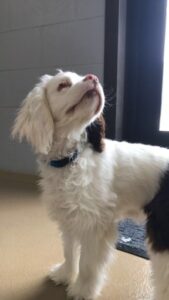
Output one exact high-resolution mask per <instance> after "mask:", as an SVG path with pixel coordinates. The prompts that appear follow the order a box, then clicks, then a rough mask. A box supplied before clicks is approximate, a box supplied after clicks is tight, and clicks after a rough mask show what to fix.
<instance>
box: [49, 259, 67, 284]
mask: <svg viewBox="0 0 169 300" xmlns="http://www.w3.org/2000/svg"><path fill="white" fill-rule="evenodd" d="M70 277H71V276H69V273H68V272H67V270H66V268H65V265H64V263H63V264H56V265H54V266H53V267H52V268H51V269H50V273H49V278H50V279H51V280H52V281H54V282H55V283H56V284H57V285H59V284H65V285H68V284H70V281H71V278H70Z"/></svg>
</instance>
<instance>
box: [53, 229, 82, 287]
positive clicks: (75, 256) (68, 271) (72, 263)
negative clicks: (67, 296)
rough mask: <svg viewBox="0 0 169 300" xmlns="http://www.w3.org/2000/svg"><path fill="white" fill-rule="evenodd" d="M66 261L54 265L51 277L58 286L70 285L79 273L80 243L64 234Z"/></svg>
mask: <svg viewBox="0 0 169 300" xmlns="http://www.w3.org/2000/svg"><path fill="white" fill-rule="evenodd" d="M62 239H63V247H64V257H65V261H64V262H63V263H60V264H56V265H54V266H53V267H52V268H51V270H50V274H49V277H50V278H51V279H52V280H53V281H54V282H55V283H56V284H66V285H67V284H70V283H72V282H73V281H74V280H75V278H76V277H77V274H78V271H79V257H80V247H79V243H78V241H77V240H76V239H75V238H73V237H72V236H71V235H68V234H67V233H62Z"/></svg>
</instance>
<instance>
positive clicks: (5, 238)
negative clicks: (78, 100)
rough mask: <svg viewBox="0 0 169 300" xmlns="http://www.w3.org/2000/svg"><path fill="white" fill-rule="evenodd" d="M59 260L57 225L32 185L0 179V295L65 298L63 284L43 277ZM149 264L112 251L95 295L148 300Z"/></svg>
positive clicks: (4, 298)
mask: <svg viewBox="0 0 169 300" xmlns="http://www.w3.org/2000/svg"><path fill="white" fill-rule="evenodd" d="M61 260H62V248H61V243H60V239H59V235H58V231H57V228H56V225H55V224H53V223H52V222H50V221H49V219H48V216H47V215H46V212H45V210H44V209H43V206H42V204H41V202H40V196H39V194H38V193H37V191H36V190H35V189H34V188H33V186H32V184H31V183H30V184H28V183H26V184H25V183H22V184H21V183H20V182H15V181H14V180H12V183H11V182H10V181H9V180H8V181H6V180H5V181H4V180H2V178H0V300H56V299H58V300H64V299H67V298H66V294H65V290H64V287H62V286H58V287H57V286H55V285H54V284H53V283H52V282H51V281H49V280H48V279H47V273H48V269H49V267H50V266H51V265H52V264H54V263H56V262H60V261H61ZM150 276H151V274H150V264H149V262H148V261H146V260H143V259H140V258H137V257H135V256H132V255H129V254H125V253H122V252H118V251H116V259H115V262H114V265H112V267H111V269H110V273H109V279H108V282H107V285H106V286H105V288H104V290H103V293H102V296H101V297H100V298H99V300H149V299H150V295H151V292H152V290H151V284H150Z"/></svg>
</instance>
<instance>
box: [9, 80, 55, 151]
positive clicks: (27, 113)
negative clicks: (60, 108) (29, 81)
mask: <svg viewBox="0 0 169 300" xmlns="http://www.w3.org/2000/svg"><path fill="white" fill-rule="evenodd" d="M44 81H46V77H43V78H42V79H41V84H39V85H37V86H36V87H35V88H34V89H33V90H32V91H31V92H30V93H29V94H28V96H27V97H26V99H25V100H24V101H23V104H22V106H21V108H20V110H19V112H18V115H17V118H16V120H15V123H14V126H13V129H12V136H13V137H18V138H19V140H20V141H21V140H22V139H23V138H26V140H27V141H28V142H29V143H31V144H32V146H33V148H34V150H35V152H36V153H42V154H47V153H48V152H49V150H50V147H51V145H52V141H53V132H54V124H53V118H52V115H51V112H50V109H49V107H48V102H47V99H46V95H45V89H44V88H43V86H42V82H44Z"/></svg>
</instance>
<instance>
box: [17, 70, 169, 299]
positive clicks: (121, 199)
mask: <svg viewBox="0 0 169 300" xmlns="http://www.w3.org/2000/svg"><path fill="white" fill-rule="evenodd" d="M104 103H105V98H104V93H103V89H102V87H101V85H100V83H99V80H98V78H97V77H96V76H95V75H92V74H89V75H86V76H79V75H77V74H76V73H72V72H62V71H59V72H58V73H57V74H56V75H55V76H49V75H45V76H43V77H42V78H41V81H40V83H38V84H37V85H36V86H35V87H34V89H33V90H32V91H31V92H30V93H29V94H28V96H27V97H26V99H25V100H24V102H23V105H22V107H21V109H20V111H19V113H18V116H17V118H16V121H15V124H14V128H13V136H18V137H19V138H20V139H22V138H24V137H25V138H26V139H27V141H28V142H30V143H31V144H32V146H33V148H34V150H35V152H36V153H37V156H38V162H39V168H40V174H41V178H42V179H41V186H42V189H43V196H44V199H45V202H46V205H47V207H48V210H49V213H50V216H51V217H52V219H53V220H55V221H57V222H58V224H59V227H60V230H61V232H62V237H63V245H64V255H65V261H64V262H63V263H62V264H58V265H56V266H54V267H53V269H52V270H51V273H50V276H51V278H52V279H53V280H54V281H55V282H56V283H66V284H68V294H69V295H70V296H72V297H73V298H74V299H76V300H79V299H87V300H89V299H94V298H95V297H97V296H98V295H99V294H100V291H101V289H102V286H103V284H104V280H105V275H106V266H107V265H108V264H109V262H110V258H111V256H112V253H113V251H112V250H113V247H114V244H115V241H116V237H117V224H118V221H119V220H121V219H122V218H125V217H128V218H135V219H139V218H140V217H141V218H142V217H143V218H145V219H147V241H148V249H149V255H150V258H151V260H152V267H153V271H154V283H155V291H154V299H155V300H169V150H167V149H164V148H160V147H152V146H145V145H142V144H129V143H127V142H117V141H111V140H107V139H104V122H103V117H102V111H103V108H104Z"/></svg>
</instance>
